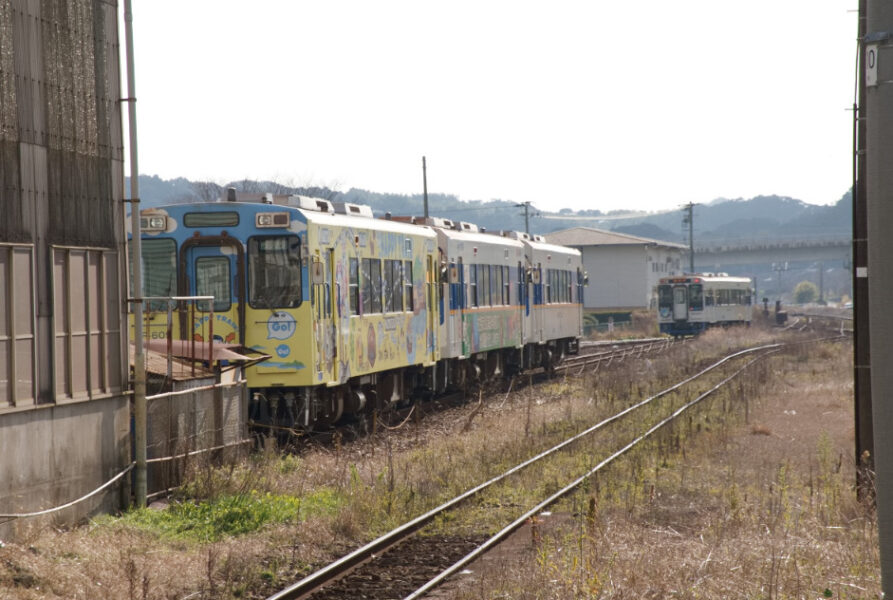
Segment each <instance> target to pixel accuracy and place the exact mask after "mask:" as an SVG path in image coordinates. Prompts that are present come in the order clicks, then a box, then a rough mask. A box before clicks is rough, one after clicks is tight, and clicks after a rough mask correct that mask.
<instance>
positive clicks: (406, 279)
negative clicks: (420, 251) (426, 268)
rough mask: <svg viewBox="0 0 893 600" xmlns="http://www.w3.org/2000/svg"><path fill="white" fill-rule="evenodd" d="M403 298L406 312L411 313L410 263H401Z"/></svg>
mask: <svg viewBox="0 0 893 600" xmlns="http://www.w3.org/2000/svg"><path fill="white" fill-rule="evenodd" d="M403 290H404V291H403V298H404V300H405V302H406V304H405V306H406V310H408V311H409V312H412V311H413V299H412V261H411V260H404V261H403Z"/></svg>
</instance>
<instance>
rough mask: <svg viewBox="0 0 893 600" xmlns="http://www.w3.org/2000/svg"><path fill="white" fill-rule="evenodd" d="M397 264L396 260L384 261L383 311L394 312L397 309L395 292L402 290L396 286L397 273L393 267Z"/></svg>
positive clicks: (397, 280)
mask: <svg viewBox="0 0 893 600" xmlns="http://www.w3.org/2000/svg"><path fill="white" fill-rule="evenodd" d="M396 264H398V263H397V261H396V260H385V261H384V287H383V288H382V292H384V311H385V312H394V311H396V310H397V294H398V293H399V292H401V291H402V290H401V289H400V288H399V287H398V286H397V284H398V282H399V279H398V276H399V273H397V271H396V269H395V268H394V267H395V265H396Z"/></svg>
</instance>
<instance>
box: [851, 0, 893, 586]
mask: <svg viewBox="0 0 893 600" xmlns="http://www.w3.org/2000/svg"><path fill="white" fill-rule="evenodd" d="M865 14H866V15H867V18H866V21H865V37H864V38H863V39H862V47H863V48H864V49H865V50H864V52H865V54H864V56H865V59H864V62H863V63H862V64H861V69H860V70H861V71H863V73H864V77H865V97H864V99H863V102H862V104H863V106H862V107H861V109H860V116H864V117H865V119H866V122H865V146H864V147H865V161H866V165H865V168H866V178H865V181H866V190H865V192H866V200H867V202H866V204H867V212H866V214H867V215H870V216H871V218H870V219H868V220H867V224H868V227H867V228H866V231H867V233H868V265H867V269H866V270H865V271H864V273H863V276H865V277H870V279H869V281H868V295H869V300H870V302H869V307H868V308H869V318H870V320H871V328H872V330H873V331H872V336H871V340H870V349H871V367H872V368H871V413H872V426H873V430H874V431H878V432H888V434H887V435H877V436H874V465H875V477H876V490H877V521H878V541H879V543H878V546H879V547H880V554H881V579H882V588H883V591H884V594H885V595H886V596H893V436H891V435H889V432H890V431H893V402H891V401H890V398H891V397H893V369H891V368H890V365H893V345H891V344H890V343H889V340H890V336H893V313H891V311H890V297H889V294H890V290H893V261H891V260H890V256H891V254H893V239H891V236H890V234H889V231H890V227H891V226H893V203H891V202H890V196H891V194H893V169H891V168H890V164H893V3H891V2H889V1H887V0H867V1H866V13H865ZM863 110H864V112H863ZM858 268H859V267H857V269H858ZM856 275H857V277H858V276H859V273H858V272H857V274H856Z"/></svg>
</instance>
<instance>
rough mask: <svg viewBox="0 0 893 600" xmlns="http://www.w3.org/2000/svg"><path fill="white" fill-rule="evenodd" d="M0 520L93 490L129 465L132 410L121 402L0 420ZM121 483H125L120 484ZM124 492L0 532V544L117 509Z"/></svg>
mask: <svg viewBox="0 0 893 600" xmlns="http://www.w3.org/2000/svg"><path fill="white" fill-rule="evenodd" d="M0 457H3V458H2V460H0V513H4V514H6V513H25V512H36V511H39V510H42V509H45V508H52V507H54V506H59V505H62V504H65V503H67V502H70V501H71V500H74V499H76V498H79V497H81V496H83V495H84V494H86V493H88V492H90V491H92V490H94V489H96V488H97V487H99V486H100V485H102V484H103V483H105V482H106V481H108V480H109V479H111V478H112V477H114V476H115V475H116V474H118V473H119V472H120V471H121V469H123V468H124V467H125V466H126V465H127V464H128V463H129V462H130V410H129V406H128V401H127V399H126V398H122V397H120V396H118V397H113V398H107V399H104V400H91V401H89V402H78V403H73V404H66V405H55V406H47V407H46V408H40V409H30V410H22V411H18V412H4V413H2V414H0ZM125 480H126V478H125ZM121 491H122V484H121V483H118V484H115V485H114V486H112V487H111V488H109V489H108V490H106V491H103V492H100V493H99V494H97V495H96V496H94V497H93V498H90V499H89V500H87V501H85V502H83V503H81V504H78V505H76V506H73V507H71V508H68V509H65V510H63V511H60V512H58V513H54V514H52V515H50V516H45V517H33V518H28V519H19V520H14V521H10V522H8V523H5V524H2V525H0V539H14V538H17V537H20V536H22V535H23V534H24V533H25V532H27V531H28V530H29V529H30V528H33V527H39V526H46V525H47V524H52V523H73V522H77V521H79V520H82V519H84V518H87V517H89V516H92V515H95V514H98V513H103V512H110V511H114V510H116V509H118V508H119V507H120V506H121Z"/></svg>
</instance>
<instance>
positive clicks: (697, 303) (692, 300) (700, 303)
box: [688, 283, 704, 310]
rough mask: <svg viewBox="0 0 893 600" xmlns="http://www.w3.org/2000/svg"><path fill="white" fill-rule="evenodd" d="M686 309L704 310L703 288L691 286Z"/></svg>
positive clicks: (694, 284) (698, 285)
mask: <svg viewBox="0 0 893 600" xmlns="http://www.w3.org/2000/svg"><path fill="white" fill-rule="evenodd" d="M688 307H689V309H690V310H704V286H702V285H701V284H699V283H693V284H691V287H690V288H689V296H688Z"/></svg>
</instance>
